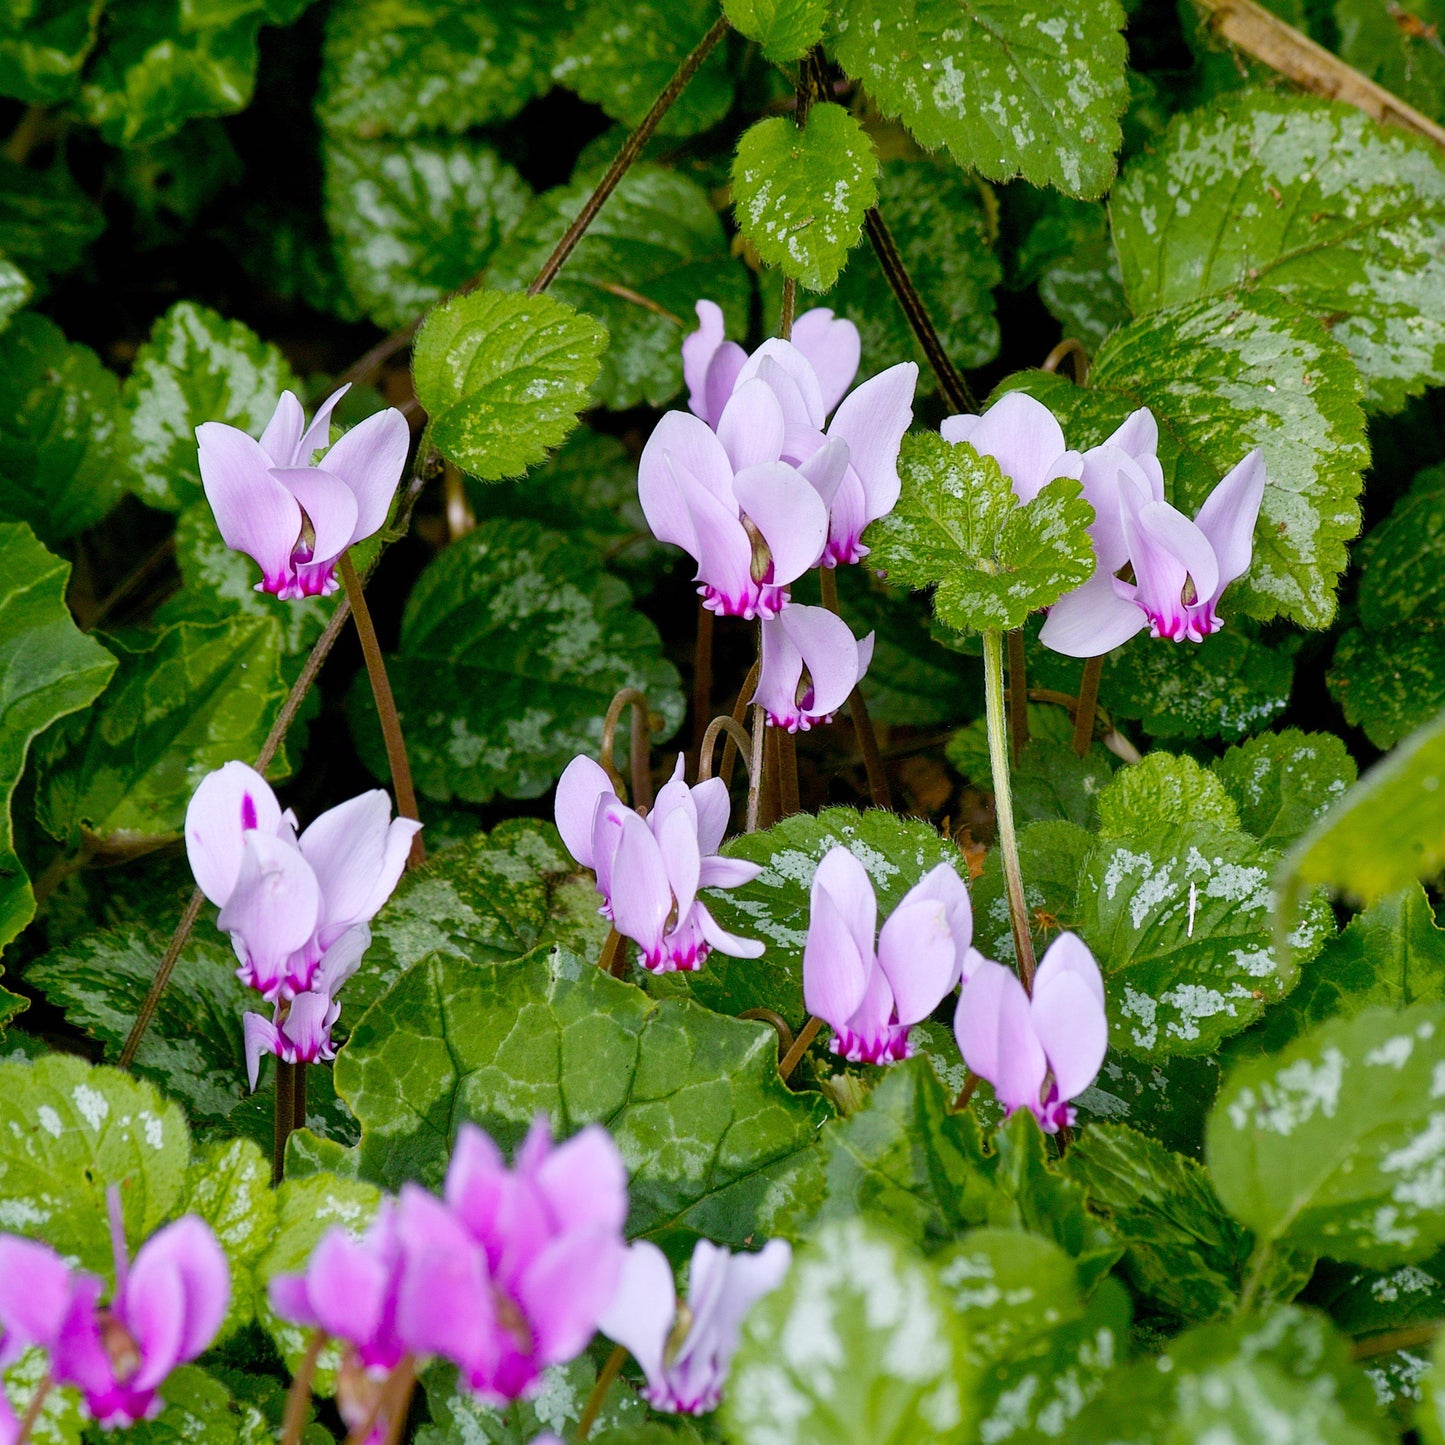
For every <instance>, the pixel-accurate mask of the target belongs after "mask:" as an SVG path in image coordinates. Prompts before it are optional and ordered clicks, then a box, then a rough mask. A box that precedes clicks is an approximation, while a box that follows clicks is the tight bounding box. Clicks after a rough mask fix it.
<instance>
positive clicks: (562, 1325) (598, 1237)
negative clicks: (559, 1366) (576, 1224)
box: [517, 1230, 627, 1365]
mask: <svg viewBox="0 0 1445 1445" xmlns="http://www.w3.org/2000/svg"><path fill="white" fill-rule="evenodd" d="M626 1254H627V1251H626V1247H625V1245H624V1244H623V1242H622V1235H621V1234H620V1233H619V1232H617V1231H606V1232H603V1231H598V1230H583V1231H575V1232H570V1233H566V1234H562V1235H559V1236H558V1237H557V1238H556V1239H555V1240H554V1241H553V1242H552V1243H551V1244H549V1245H548V1246H547V1247H546V1248H545V1249H544V1250H543V1251H542V1252H541V1254H539V1255H538V1256H537V1258H536V1259H535V1260H534V1261H533V1262H532V1264H531V1265H530V1266H529V1267H528V1269H527V1272H526V1274H525V1275H524V1276H523V1277H522V1279H521V1280H520V1281H519V1283H518V1288H517V1302H518V1303H519V1304H520V1305H521V1306H522V1310H523V1312H524V1313H525V1314H526V1316H527V1318H528V1320H529V1321H530V1322H531V1325H532V1330H533V1334H534V1336H535V1341H536V1342H535V1347H534V1350H533V1353H534V1354H535V1356H536V1357H537V1359H538V1360H539V1361H540V1362H541V1363H542V1364H544V1365H550V1364H555V1363H556V1362H557V1361H559V1360H570V1359H571V1358H572V1357H573V1356H574V1355H577V1354H579V1353H581V1351H582V1350H583V1349H585V1348H586V1346H587V1342H588V1341H589V1340H590V1339H591V1338H592V1336H593V1335H594V1334H595V1333H596V1331H597V1321H598V1318H599V1316H600V1315H601V1314H602V1312H603V1311H604V1310H605V1309H606V1308H607V1306H608V1305H609V1304H611V1302H612V1300H613V1298H614V1296H615V1295H616V1293H617V1284H618V1281H619V1279H620V1278H621V1275H622V1266H623V1262H624V1260H625V1259H626Z"/></svg>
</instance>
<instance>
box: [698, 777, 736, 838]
mask: <svg viewBox="0 0 1445 1445" xmlns="http://www.w3.org/2000/svg"><path fill="white" fill-rule="evenodd" d="M692 803H693V807H694V808H696V809H697V846H698V849H699V851H700V852H701V853H702V854H703V855H704V856H706V855H708V854H712V853H716V852H717V850H718V849H719V848H720V847H721V846H722V840H723V835H724V834H726V832H727V830H728V819H729V817H731V815H732V800H731V799H730V798H729V797H728V789H727V784H726V783H725V782H723V780H722V779H721V778H708V779H706V780H705V781H704V782H701V783H698V784H697V785H696V787H694V788H693V790H692Z"/></svg>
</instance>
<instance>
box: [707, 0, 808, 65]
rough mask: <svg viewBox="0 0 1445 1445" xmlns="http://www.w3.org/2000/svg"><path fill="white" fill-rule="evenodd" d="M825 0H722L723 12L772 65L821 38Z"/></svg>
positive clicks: (803, 51) (804, 51)
mask: <svg viewBox="0 0 1445 1445" xmlns="http://www.w3.org/2000/svg"><path fill="white" fill-rule="evenodd" d="M828 5H829V0H723V14H725V15H726V16H727V18H728V19H729V20H731V21H732V23H733V26H734V27H735V28H736V29H738V30H740V31H742V33H743V34H744V35H746V36H747V37H748V39H749V40H756V41H757V43H758V44H759V45H761V46H762V47H763V54H764V55H766V56H767V57H768V59H769V60H771V61H772V62H773V63H774V64H775V65H784V64H786V63H787V62H788V61H790V60H797V59H798V58H799V57H800V56H802V55H806V54H807V53H808V51H810V50H811V49H812V48H813V46H815V45H816V44H817V43H818V41H819V40H821V39H822V38H823V25H824V22H825V21H826V20H827V18H828Z"/></svg>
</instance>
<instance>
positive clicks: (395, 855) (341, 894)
mask: <svg viewBox="0 0 1445 1445" xmlns="http://www.w3.org/2000/svg"><path fill="white" fill-rule="evenodd" d="M398 824H400V828H399V829H398ZM420 826H421V825H420V824H419V823H417V822H415V820H413V819H410V818H399V819H396V820H395V821H393V820H392V816H391V799H390V797H388V796H387V794H386V793H385V792H384V791H383V790H382V789H380V788H373V789H372V790H371V791H370V792H367V793H360V794H358V795H357V796H356V797H354V798H350V799H348V800H347V801H346V802H344V803H339V804H338V805H337V806H336V807H334V808H328V809H327V810H326V812H324V813H322V814H321V816H320V817H318V818H316V819H315V820H314V821H313V822H312V824H311V826H310V827H309V828H307V829H306V831H305V832H304V833H302V835H301V839H300V844H299V846H300V849H301V853H302V856H303V857H304V858H305V859H306V861H307V862H308V863H309V864H310V865H311V868H312V871H313V872H314V873H315V874H316V881H317V883H318V884H319V885H320V887H321V897H322V906H321V912H320V927H321V929H322V931H323V933H326V932H329V933H332V934H333V936H334V934H335V931H336V930H338V929H342V928H345V927H349V926H350V925H351V924H353V923H365V922H367V921H369V920H370V919H371V918H372V917H373V916H374V915H375V913H376V911H377V910H378V909H379V908H380V907H381V905H382V904H383V903H385V902H386V900H387V899H388V898H389V897H390V896H391V893H392V890H393V889H394V888H395V887H396V884H397V880H398V879H399V878H400V877H401V870H402V869H403V868H404V867H405V866H406V858H407V853H408V851H409V850H410V848H411V839H412V836H413V834H415V832H416V831H417V829H418V828H419V827H420ZM324 942H325V943H326V944H329V943H330V942H331V939H330V938H327V939H325V940H324Z"/></svg>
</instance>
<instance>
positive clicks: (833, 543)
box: [682, 301, 918, 567]
mask: <svg viewBox="0 0 1445 1445" xmlns="http://www.w3.org/2000/svg"><path fill="white" fill-rule="evenodd" d="M697 318H698V329H697V330H696V331H694V332H692V333H690V334H689V335H688V337H687V338H686V340H684V342H683V343H682V360H683V375H684V377H685V379H686V381H687V386H688V407H689V409H690V410H691V411H692V413H693V415H694V416H697V417H699V418H701V419H702V420H703V421H704V422H706V423H707V425H708V426H710V427H712V428H714V429H715V430H716V431H717V432H718V435H719V436H723V435H724V432H725V430H726V429H727V428H728V427H729V426H730V425H732V424H733V423H732V422H731V420H729V421H726V422H725V420H724V418H725V417H727V415H728V409H729V406H730V403H731V401H732V398H733V397H734V396H735V395H737V394H738V393H739V392H741V391H742V390H743V389H744V388H746V387H747V386H748V384H749V383H751V382H753V381H760V382H762V383H763V384H764V385H766V387H767V388H768V390H769V392H770V393H771V394H772V399H773V401H774V402H775V403H776V404H777V407H778V410H779V412H780V413H781V419H782V434H781V441H780V449H779V452H778V455H779V457H780V458H781V459H782V460H783V461H785V462H790V463H792V464H793V465H795V466H798V467H799V468H801V469H802V471H803V473H804V475H805V476H807V477H808V479H809V480H810V481H811V482H812V483H813V485H814V486H815V487H816V488H817V490H818V493H819V495H820V496H821V497H822V499H823V501H824V502H825V503H826V504H827V508H828V541H827V546H826V547H825V549H824V551H823V554H822V556H821V558H820V559H819V560H820V561H821V562H822V563H823V564H824V565H826V566H829V567H832V566H835V565H837V564H838V563H840V562H844V563H847V562H857V561H859V560H860V559H861V558H863V557H865V556H867V554H868V549H867V548H866V547H865V546H863V544H862V537H863V531H864V528H866V527H867V525H868V524H869V523H870V522H873V521H876V520H877V519H878V518H879V517H883V516H886V515H887V514H888V513H889V512H891V511H892V510H893V507H894V505H895V503H896V502H897V501H898V493H899V481H898V448H899V444H900V442H901V441H902V439H903V433H904V432H905V431H907V430H908V424H909V422H911V421H912V420H913V393H914V390H915V388H916V387H917V384H918V368H917V366H916V365H914V363H913V362H911V361H907V362H903V363H901V364H900V365H898V366H892V367H889V369H888V370H887V371H883V372H880V373H879V374H878V375H877V376H875V377H872V378H870V379H869V380H868V381H865V382H864V383H863V384H862V385H861V386H859V387H858V388H857V389H856V390H855V391H853V392H852V393H850V394H849V395H848V396H847V397H846V398H845V396H844V393H845V392H847V391H848V388H849V387H850V386H851V385H852V383H853V378H854V376H855V375H856V374H857V371H858V357H859V354H860V349H861V348H860V341H859V337H858V328H857V327H856V326H854V325H853V323H852V322H851V321H844V320H842V319H840V318H838V317H835V316H834V315H833V313H832V312H831V311H830V310H828V309H827V308H826V307H816V308H814V309H813V310H811V311H805V312H804V313H803V314H802V315H801V316H799V317H798V319H797V320H796V321H795V322H794V323H793V332H792V338H791V340H789V341H782V340H779V339H776V338H774V339H772V340H769V341H765V342H764V343H763V344H762V346H760V347H759V348H758V349H757V350H756V351H755V352H753V354H752V355H751V356H749V355H748V354H747V353H746V352H744V351H743V349H742V347H740V346H739V345H738V344H737V343H736V342H733V341H727V340H725V339H724V334H723V315H722V310H721V308H720V307H718V306H717V305H716V304H715V303H714V302H711V301H699V302H698V303H697ZM840 402H841V405H840ZM753 407H754V410H755V411H756V410H758V409H759V408H758V406H757V404H756V403H754V404H753ZM835 408H836V411H835V410H834V409H835ZM830 412H832V413H833V419H832V421H831V422H828V421H827V417H828V414H829V413H830ZM825 425H826V430H825ZM825 444H828V445H829V446H831V449H832V451H831V454H829V455H826V457H825V458H819V457H818V455H817V454H818V452H819V451H820V450H822V449H824V448H825Z"/></svg>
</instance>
